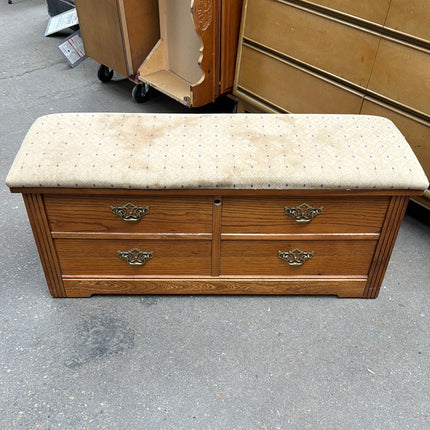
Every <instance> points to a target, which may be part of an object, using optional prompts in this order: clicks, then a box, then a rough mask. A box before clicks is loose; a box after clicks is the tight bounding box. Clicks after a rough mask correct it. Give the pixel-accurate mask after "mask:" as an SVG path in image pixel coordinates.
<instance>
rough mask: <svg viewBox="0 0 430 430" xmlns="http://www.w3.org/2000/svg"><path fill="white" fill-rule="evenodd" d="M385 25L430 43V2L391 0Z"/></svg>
mask: <svg viewBox="0 0 430 430" xmlns="http://www.w3.org/2000/svg"><path fill="white" fill-rule="evenodd" d="M357 3H358V2H357ZM373 3H374V4H377V3H378V2H376V1H373ZM385 25H386V26H387V27H390V28H393V29H394V30H397V31H400V32H402V33H406V34H410V35H412V36H414V37H417V38H419V39H422V40H425V41H427V42H430V2H429V0H391V5H390V9H389V11H388V16H387V21H386V24H385Z"/></svg>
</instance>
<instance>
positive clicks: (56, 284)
mask: <svg viewBox="0 0 430 430" xmlns="http://www.w3.org/2000/svg"><path fill="white" fill-rule="evenodd" d="M23 199H24V203H25V207H26V209H27V214H28V218H29V220H30V225H31V228H32V230H33V235H34V240H35V242H36V246H37V250H38V252H39V256H40V261H41V263H42V268H43V271H44V273H45V277H46V282H47V284H48V288H49V292H50V294H51V296H52V297H66V292H65V289H64V285H63V281H62V277H61V271H60V266H59V263H58V259H57V256H56V252H55V248H54V242H53V241H52V237H51V234H50V229H49V224H48V220H47V218H46V213H45V207H44V204H43V198H42V196H41V195H40V194H23Z"/></svg>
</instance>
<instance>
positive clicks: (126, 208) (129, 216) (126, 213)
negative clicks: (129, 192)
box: [110, 202, 149, 222]
mask: <svg viewBox="0 0 430 430" xmlns="http://www.w3.org/2000/svg"><path fill="white" fill-rule="evenodd" d="M110 210H111V212H112V213H113V214H114V215H118V216H119V217H120V218H121V219H122V220H123V221H132V222H133V221H134V222H135V221H139V220H140V219H141V218H142V217H144V216H145V215H148V214H149V206H136V205H135V204H134V203H131V202H127V203H124V204H123V205H122V206H111V207H110Z"/></svg>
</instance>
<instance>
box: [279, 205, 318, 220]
mask: <svg viewBox="0 0 430 430" xmlns="http://www.w3.org/2000/svg"><path fill="white" fill-rule="evenodd" d="M323 209H324V206H321V207H319V208H314V207H312V206H311V205H308V204H307V203H302V204H301V205H297V206H296V207H294V208H290V207H288V206H284V214H285V215H287V216H290V217H291V218H293V219H294V220H295V221H296V222H301V223H307V222H311V221H312V220H313V219H314V218H315V217H316V216H318V215H321V213H322V210H323Z"/></svg>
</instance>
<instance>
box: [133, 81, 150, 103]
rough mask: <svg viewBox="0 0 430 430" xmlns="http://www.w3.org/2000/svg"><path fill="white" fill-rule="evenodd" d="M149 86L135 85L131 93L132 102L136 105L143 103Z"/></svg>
mask: <svg viewBox="0 0 430 430" xmlns="http://www.w3.org/2000/svg"><path fill="white" fill-rule="evenodd" d="M148 92H149V85H148V84H146V83H145V84H137V85H135V86H134V88H133V90H132V91H131V96H132V97H133V100H134V101H135V102H137V103H143V102H144V101H145V100H146V99H147V98H148Z"/></svg>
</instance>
